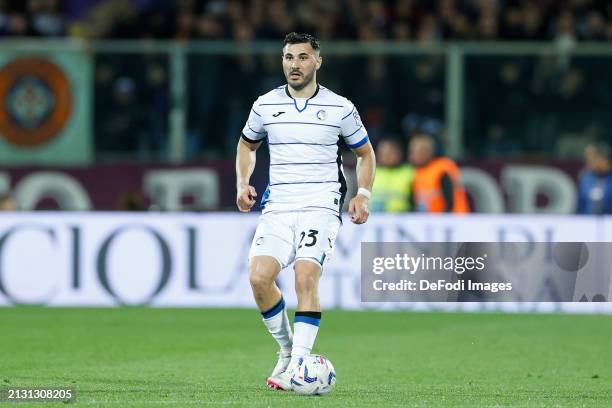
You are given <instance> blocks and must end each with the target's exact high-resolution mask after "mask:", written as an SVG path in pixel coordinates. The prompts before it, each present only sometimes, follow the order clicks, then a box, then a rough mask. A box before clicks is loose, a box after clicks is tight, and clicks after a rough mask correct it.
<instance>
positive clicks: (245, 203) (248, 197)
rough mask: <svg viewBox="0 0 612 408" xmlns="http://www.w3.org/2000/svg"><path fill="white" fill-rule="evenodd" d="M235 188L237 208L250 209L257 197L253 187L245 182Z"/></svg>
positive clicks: (246, 210)
mask: <svg viewBox="0 0 612 408" xmlns="http://www.w3.org/2000/svg"><path fill="white" fill-rule="evenodd" d="M237 190H238V191H237V192H236V205H237V206H238V209H239V210H240V211H242V212H249V211H251V208H252V207H253V206H254V205H255V198H256V197H257V192H256V191H255V187H253V186H249V185H247V184H245V185H241V186H238V189H237Z"/></svg>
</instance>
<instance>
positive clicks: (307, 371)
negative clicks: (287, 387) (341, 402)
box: [291, 354, 336, 395]
mask: <svg viewBox="0 0 612 408" xmlns="http://www.w3.org/2000/svg"><path fill="white" fill-rule="evenodd" d="M335 386H336V370H334V366H333V365H332V363H331V361H329V360H328V359H326V358H325V357H323V356H320V355H318V354H312V355H310V356H307V357H303V358H300V361H299V363H298V365H297V367H295V368H294V369H293V372H292V373H291V387H292V388H293V391H295V392H296V393H297V394H301V395H324V394H328V393H330V392H331V390H333V389H334V387H335Z"/></svg>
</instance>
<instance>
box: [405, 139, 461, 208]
mask: <svg viewBox="0 0 612 408" xmlns="http://www.w3.org/2000/svg"><path fill="white" fill-rule="evenodd" d="M434 150H435V141H434V139H433V138H432V137H431V136H429V135H428V134H425V133H416V134H415V135H414V136H412V138H411V139H410V151H409V155H410V161H411V163H412V164H413V165H414V166H415V167H416V169H417V170H416V175H415V178H414V183H413V185H412V188H413V190H412V194H413V199H414V206H415V207H414V208H415V210H416V211H421V212H432V213H440V212H453V213H467V212H469V211H470V207H469V203H468V199H467V195H466V193H465V189H464V188H463V185H462V184H461V173H460V171H459V167H457V164H455V162H454V161H452V160H451V159H449V158H447V157H434Z"/></svg>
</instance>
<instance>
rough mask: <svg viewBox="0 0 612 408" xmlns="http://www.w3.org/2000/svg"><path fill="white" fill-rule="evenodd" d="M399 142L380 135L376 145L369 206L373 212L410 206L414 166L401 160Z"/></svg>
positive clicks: (405, 209)
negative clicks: (374, 173) (373, 178)
mask: <svg viewBox="0 0 612 408" xmlns="http://www.w3.org/2000/svg"><path fill="white" fill-rule="evenodd" d="M403 150H404V149H403V146H402V143H401V142H400V141H399V140H397V139H394V138H390V137H387V138H384V139H381V140H380V141H379V142H378V145H377V146H376V164H377V166H376V179H375V180H374V186H373V187H372V199H371V200H370V208H371V210H372V211H373V212H404V211H410V210H411V209H412V205H411V201H412V197H411V194H412V182H413V180H414V174H415V171H414V167H412V166H411V165H408V164H403V163H402V162H403V160H402V151H403Z"/></svg>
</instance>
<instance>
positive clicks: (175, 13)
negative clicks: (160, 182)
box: [0, 0, 612, 160]
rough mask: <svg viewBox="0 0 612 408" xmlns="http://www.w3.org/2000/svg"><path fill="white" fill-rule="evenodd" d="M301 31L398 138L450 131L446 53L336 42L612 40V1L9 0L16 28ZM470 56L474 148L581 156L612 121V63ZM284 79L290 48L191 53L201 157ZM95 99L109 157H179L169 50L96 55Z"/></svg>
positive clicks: (192, 153)
mask: <svg viewBox="0 0 612 408" xmlns="http://www.w3.org/2000/svg"><path fill="white" fill-rule="evenodd" d="M292 30H297V31H305V32H310V33H314V34H315V35H316V36H317V37H319V39H320V40H321V41H322V43H323V55H324V57H325V63H324V66H323V69H322V70H321V71H320V72H319V80H320V81H321V82H322V83H323V84H324V85H325V86H327V87H329V88H330V89H332V90H336V91H337V92H339V93H341V94H342V95H345V96H347V97H348V98H349V99H351V100H352V101H353V102H354V103H355V104H356V105H357V106H358V108H359V110H360V113H361V116H362V118H363V119H364V122H365V124H366V126H367V128H368V131H369V133H370V136H371V138H372V140H373V141H374V142H377V141H378V140H379V139H381V138H383V137H387V136H394V137H398V138H400V139H403V140H407V137H408V135H410V134H411V133H412V132H413V131H414V130H415V129H424V130H426V131H428V132H429V133H431V134H435V135H437V136H439V137H441V138H444V130H445V129H444V116H445V110H446V108H447V107H446V106H445V93H446V90H447V86H448V84H447V83H446V78H447V72H446V68H447V63H448V61H446V60H445V58H444V56H443V55H427V56H414V55H401V56H400V55H394V56H373V57H365V56H350V57H347V56H335V55H326V54H325V43H326V41H327V40H388V41H393V40H397V41H414V42H419V43H424V44H430V43H435V42H437V41H448V40H496V41H497V40H502V41H503V40H511V41H522V40H534V41H536V40H542V41H556V42H557V43H559V44H561V45H568V44H570V45H571V44H573V43H576V42H578V41H607V40H610V39H612V2H608V1H597V0H538V1H535V0H438V1H425V0H395V1H391V0H389V1H383V0H338V1H327V0H325V1H324V0H303V1H291V0H242V1H241V0H206V1H205V0H176V1H169V0H0V35H4V36H18V37H23V36H34V37H58V36H69V37H79V38H93V39H96V38H106V39H109V38H110V39H174V40H236V41H241V42H246V41H251V40H273V41H278V42H279V44H280V39H282V38H283V37H284V35H285V34H286V33H287V32H289V31H292ZM279 50H280V45H279ZM465 62H466V66H465V77H466V81H464V88H465V100H464V104H463V105H462V109H463V122H464V129H463V134H464V140H465V146H464V148H465V149H464V150H465V153H466V157H470V156H472V157H473V156H483V155H484V156H495V155H505V156H508V155H525V154H532V155H541V154H551V153H554V154H555V155H557V156H559V157H576V156H580V153H579V152H581V151H582V149H583V148H584V146H585V145H586V144H587V143H588V142H589V141H590V140H593V139H598V138H601V137H602V136H605V133H606V129H612V115H609V114H608V112H610V110H611V109H612V76H610V75H609V72H612V58H609V57H608V58H605V57H603V58H589V57H584V58H572V59H570V58H566V57H563V58H560V57H553V56H551V57H514V56H513V57H493V56H490V57H488V56H467V57H466V59H465ZM283 82H284V78H283V76H282V73H281V69H280V58H279V55H278V53H275V54H270V55H257V56H253V55H248V54H244V55H238V56H230V55H214V56H211V55H202V54H190V55H189V56H188V58H187V98H186V100H185V101H184V106H185V107H186V109H187V122H186V123H185V126H186V129H187V146H186V151H187V152H188V158H201V157H215V158H219V157H221V158H223V157H230V156H231V155H232V154H233V150H234V147H235V140H236V137H237V135H239V132H240V129H241V128H242V126H243V124H244V120H245V118H246V115H247V114H248V111H249V109H250V105H251V103H252V102H253V100H255V99H256V98H257V96H259V95H260V94H262V93H265V92H267V91H268V90H269V89H271V88H273V87H276V86H278V85H279V84H282V83H283ZM94 95H95V98H94V99H95V104H94V134H95V141H96V152H97V153H99V156H104V157H111V156H112V157H115V156H116V157H123V156H125V157H130V158H134V157H136V158H141V159H143V160H151V159H160V160H164V159H167V156H168V145H169V143H168V134H169V132H170V126H169V120H168V117H169V111H170V107H171V101H170V100H171V98H170V64H169V60H168V57H167V55H166V54H163V53H160V54H112V53H109V52H106V53H97V54H95V87H94ZM219 95H223V97H219ZM500 95H503V98H500Z"/></svg>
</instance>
